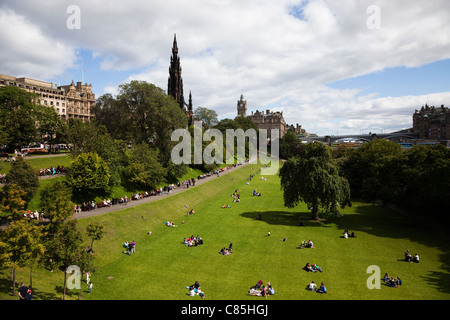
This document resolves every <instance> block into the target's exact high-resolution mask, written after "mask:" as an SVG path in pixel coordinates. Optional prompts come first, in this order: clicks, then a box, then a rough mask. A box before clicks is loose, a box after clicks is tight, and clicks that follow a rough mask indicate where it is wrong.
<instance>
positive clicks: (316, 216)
mask: <svg viewBox="0 0 450 320" xmlns="http://www.w3.org/2000/svg"><path fill="white" fill-rule="evenodd" d="M311 219H312V220H319V204H318V203H314V204H313V205H312V210H311Z"/></svg>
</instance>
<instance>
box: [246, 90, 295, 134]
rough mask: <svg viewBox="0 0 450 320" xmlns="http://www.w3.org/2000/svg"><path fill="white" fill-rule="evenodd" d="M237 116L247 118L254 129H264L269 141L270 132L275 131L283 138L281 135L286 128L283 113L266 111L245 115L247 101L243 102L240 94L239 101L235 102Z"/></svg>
mask: <svg viewBox="0 0 450 320" xmlns="http://www.w3.org/2000/svg"><path fill="white" fill-rule="evenodd" d="M237 116H238V117H247V118H249V119H251V120H252V122H253V123H254V124H255V126H256V128H257V129H258V130H259V129H266V130H267V138H268V139H271V138H272V137H271V130H272V129H277V130H278V134H279V137H280V138H281V137H283V135H284V134H285V133H286V132H287V129H288V126H287V125H286V122H285V120H284V117H283V112H279V111H275V112H273V111H271V110H266V112H264V111H258V110H256V112H253V111H252V113H251V114H250V115H247V101H246V100H244V95H242V94H241V97H240V99H239V100H238V102H237Z"/></svg>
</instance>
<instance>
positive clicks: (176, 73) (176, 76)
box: [167, 34, 185, 110]
mask: <svg viewBox="0 0 450 320" xmlns="http://www.w3.org/2000/svg"><path fill="white" fill-rule="evenodd" d="M167 94H168V95H171V96H172V97H174V98H175V100H176V101H177V102H178V105H179V106H180V109H181V110H185V107H184V105H185V103H184V95H183V79H182V78H181V64H180V57H179V56H178V45H177V36H176V34H174V36H173V46H172V57H171V58H170V67H169V80H168V83H167Z"/></svg>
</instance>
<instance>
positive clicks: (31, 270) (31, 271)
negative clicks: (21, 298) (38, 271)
mask: <svg viewBox="0 0 450 320" xmlns="http://www.w3.org/2000/svg"><path fill="white" fill-rule="evenodd" d="M32 288H33V266H31V267H30V289H32Z"/></svg>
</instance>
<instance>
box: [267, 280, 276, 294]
mask: <svg viewBox="0 0 450 320" xmlns="http://www.w3.org/2000/svg"><path fill="white" fill-rule="evenodd" d="M267 291H268V292H269V294H270V295H274V294H275V293H277V292H276V291H275V289H274V288H273V287H272V285H271V284H270V282H267Z"/></svg>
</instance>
